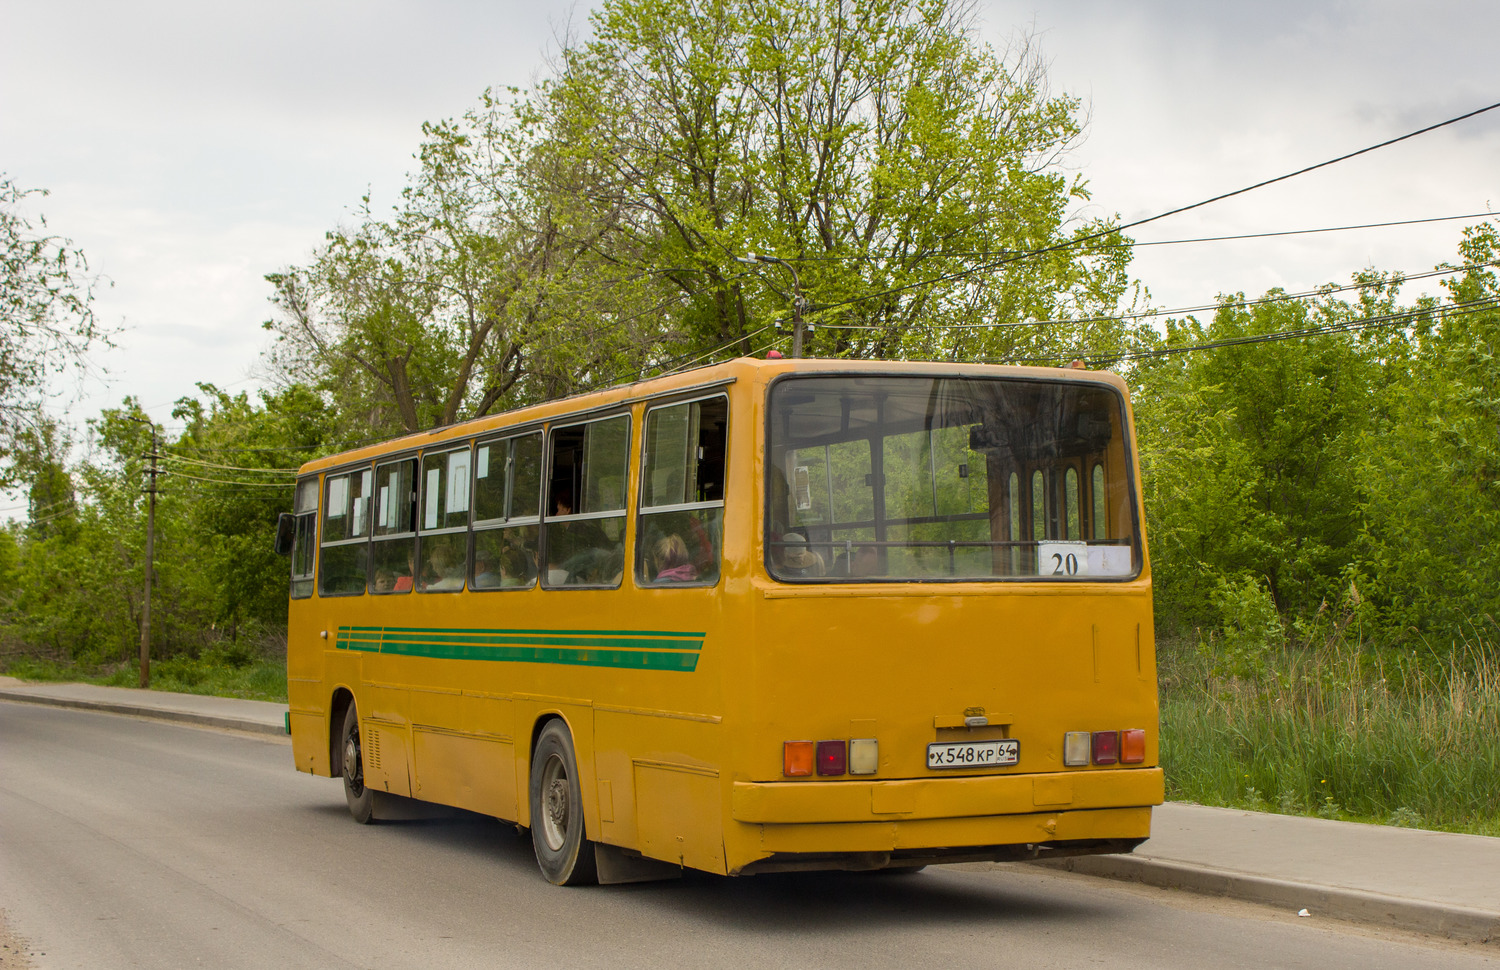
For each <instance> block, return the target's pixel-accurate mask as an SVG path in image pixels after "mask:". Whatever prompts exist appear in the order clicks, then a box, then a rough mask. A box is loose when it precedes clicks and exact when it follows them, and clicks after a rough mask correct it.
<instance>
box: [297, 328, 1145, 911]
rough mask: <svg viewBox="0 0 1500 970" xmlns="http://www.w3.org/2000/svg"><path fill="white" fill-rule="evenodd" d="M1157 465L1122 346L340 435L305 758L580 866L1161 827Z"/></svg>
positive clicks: (621, 396) (374, 804) (325, 515)
mask: <svg viewBox="0 0 1500 970" xmlns="http://www.w3.org/2000/svg"><path fill="white" fill-rule="evenodd" d="M1138 478H1139V472H1138V469H1137V466H1136V459H1135V453H1134V443H1133V435H1132V423H1131V414H1130V406H1129V401H1128V397H1127V394H1126V388H1125V384H1124V382H1123V381H1121V380H1120V379H1119V378H1118V377H1117V376H1115V375H1112V374H1109V373H1102V372H1090V371H1083V370H1063V369H1051V368H1016V367H994V366H980V365H963V364H933V363H886V362H874V361H861V362H846V361H831V360H779V359H777V360H760V359H750V358H742V359H738V360H734V361H731V362H728V363H724V364H720V365H715V366H712V367H707V368H702V369H698V370H694V371H690V372H686V373H682V374H677V375H673V376H668V377H662V378H658V379H653V380H648V381H643V382H640V383H637V384H632V385H629V386H625V387H619V388H615V389H611V390H606V391H600V392H598V393H593V394H589V395H586V396H581V397H577V398H572V399H568V400H561V401H554V402H550V403H546V404H541V405H537V406H535V407H530V408H526V409H522V410H518V411H514V412H510V413H506V414H501V415H495V416H491V417H485V418H481V419H478V420H474V421H470V422H468V423H466V424H461V425H457V426H453V427H448V428H442V429H438V430H435V431H432V432H428V433H422V434H415V435H410V436H407V437H404V438H401V439H398V440H395V441H391V442H388V443H385V444H381V445H377V446H373V447H367V448H363V449H359V450H356V451H351V452H347V453H345V454H340V455H334V456H332V457H328V458H324V459H320V460H317V461H313V462H310V463H308V464H307V465H305V466H303V468H302V469H301V470H300V473H299V479H298V485H297V489H296V500H295V508H294V511H293V513H291V514H290V515H289V516H287V517H285V519H284V521H283V523H282V530H281V534H280V536H279V539H278V542H279V544H280V545H281V546H282V548H283V550H284V551H289V552H291V554H292V577H291V604H290V623H289V630H288V651H287V654H288V671H287V672H288V681H289V683H288V690H289V694H290V728H291V735H292V750H293V756H294V758H295V760H296V765H297V768H298V769H300V770H302V771H307V772H310V773H313V774H317V775H324V776H330V777H342V779H343V782H344V789H345V794H346V797H347V799H348V803H349V807H350V810H351V811H352V812H353V814H354V817H355V818H356V819H358V820H359V821H361V822H368V821H371V820H373V819H380V818H399V817H410V816H411V814H412V813H413V811H414V810H417V809H419V808H421V807H423V806H422V803H436V804H439V805H444V806H453V807H457V808H462V809H467V810H470V811H474V812H479V813H483V814H486V815H491V816H495V817H498V818H500V819H505V820H508V821H513V822H515V823H516V824H517V825H519V826H522V827H525V828H529V829H530V832H531V836H532V841H533V843H534V844H535V848H536V855H537V860H538V863H539V864H540V866H541V869H542V872H543V874H544V875H545V876H546V878H547V879H549V880H550V881H552V882H554V883H557V884H571V883H578V882H591V881H599V882H605V883H612V882H623V881H632V880H639V879H647V878H661V877H666V876H670V875H673V874H679V873H680V872H681V871H682V869H683V867H691V868H695V869H701V870H706V871H708V872H714V873H722V874H726V875H736V874H749V873H757V872H767V871H781V870H800V869H854V870H863V869H883V868H916V867H920V866H923V865H927V864H929V863H941V862H954V861H969V860H1008V859H1033V858H1046V857H1057V856H1063V855H1071V854H1081V853H1098V852H1126V851H1129V850H1131V849H1132V848H1134V847H1135V846H1136V845H1137V844H1139V843H1140V842H1141V841H1143V840H1144V839H1145V838H1147V836H1148V835H1149V834H1150V825H1151V807H1152V806H1153V805H1157V804H1160V802H1161V800H1162V794H1163V785H1162V773H1161V770H1160V768H1159V767H1158V762H1157V730H1158V728H1157V724H1158V710H1157V688H1156V668H1155V655H1154V644H1153V639H1152V624H1151V584H1150V572H1149V568H1148V564H1147V561H1146V544H1145V538H1144V536H1143V534H1142V529H1141V506H1140V490H1139V487H1138Z"/></svg>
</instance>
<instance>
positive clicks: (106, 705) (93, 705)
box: [0, 688, 286, 738]
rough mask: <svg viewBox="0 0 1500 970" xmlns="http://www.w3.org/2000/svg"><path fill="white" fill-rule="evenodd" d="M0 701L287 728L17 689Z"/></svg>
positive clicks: (255, 728) (245, 727) (282, 733)
mask: <svg viewBox="0 0 1500 970" xmlns="http://www.w3.org/2000/svg"><path fill="white" fill-rule="evenodd" d="M0 701H18V702H20V703H23V704H41V705H44V706H47V707H70V708H73V709H75V710H81V711H99V712H101V713H105V714H128V715H132V716H134V717H145V718H150V719H152V720H157V721H177V722H178V723H181V724H193V725H197V726H199V727H212V728H226V729H228V730H231V731H245V732H247V733H249V734H268V735H273V736H275V737H283V738H284V737H286V729H285V728H284V727H283V726H282V725H280V724H269V723H267V722H265V721H255V720H247V719H245V718H238V717H229V716H226V715H222V714H203V713H200V712H197V711H174V710H170V709H165V708H160V707H143V706H141V705H139V704H122V703H115V702H112V701H90V700H80V699H77V698H71V697H49V696H47V695H46V694H32V693H28V692H26V691H20V690H6V689H4V688H0Z"/></svg>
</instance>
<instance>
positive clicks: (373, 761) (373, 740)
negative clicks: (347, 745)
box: [365, 731, 380, 771]
mask: <svg viewBox="0 0 1500 970" xmlns="http://www.w3.org/2000/svg"><path fill="white" fill-rule="evenodd" d="M365 765H366V766H367V767H370V768H373V769H375V770H376V771H379V770H380V732H379V731H371V732H370V739H369V740H368V741H367V742H366V743H365Z"/></svg>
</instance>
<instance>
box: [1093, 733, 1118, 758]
mask: <svg viewBox="0 0 1500 970" xmlns="http://www.w3.org/2000/svg"><path fill="white" fill-rule="evenodd" d="M1119 760H1120V732H1119V731H1095V732H1094V764H1096V765H1112V764H1114V763H1115V762H1117V761H1119Z"/></svg>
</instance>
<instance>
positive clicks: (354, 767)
mask: <svg viewBox="0 0 1500 970" xmlns="http://www.w3.org/2000/svg"><path fill="white" fill-rule="evenodd" d="M339 741H340V744H339V750H340V751H342V752H343V758H344V771H343V774H344V799H345V800H346V801H347V802H348V803H349V814H350V815H353V816H354V821H356V822H358V823H360V824H361V825H368V824H369V823H370V822H372V821H374V819H375V792H374V791H373V790H372V789H370V788H366V787H365V762H364V756H363V755H362V754H361V749H360V743H359V715H358V714H357V713H356V712H355V710H354V705H353V704H352V703H351V704H350V705H349V710H348V711H347V712H345V714H344V729H343V731H342V733H340V734H339Z"/></svg>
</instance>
